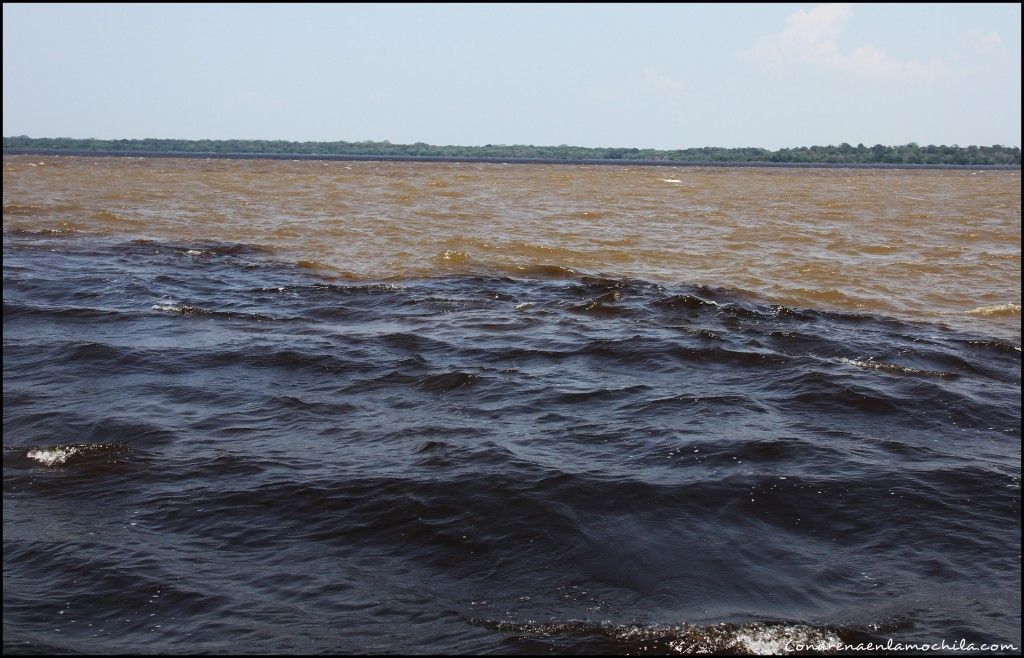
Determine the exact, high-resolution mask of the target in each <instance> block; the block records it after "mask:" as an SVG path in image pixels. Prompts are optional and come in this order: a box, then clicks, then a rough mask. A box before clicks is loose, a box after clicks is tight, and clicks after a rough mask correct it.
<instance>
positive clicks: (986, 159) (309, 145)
mask: <svg viewBox="0 0 1024 658" xmlns="http://www.w3.org/2000/svg"><path fill="white" fill-rule="evenodd" d="M3 140H4V146H3V147H4V149H54V150H67V151H106V152H124V153H128V152H139V153H190V154H200V153H202V154H207V153H208V154H218V155H225V154H253V155H256V154H267V155H309V156H363V157H373V156H385V157H422V158H529V159H537V160H570V161H572V160H625V161H628V160H647V161H652V160H655V161H665V162H780V163H782V162H794V163H834V164H935V165H1020V148H1019V147H1016V146H1014V147H1009V146H999V145H994V146H957V145H953V146H934V145H929V146H920V145H918V144H915V143H913V142H911V143H909V144H903V145H900V146H885V145H883V144H875V145H874V146H865V145H864V144H857V145H856V146H851V145H850V144H845V143H844V144H840V145H838V146H802V147H798V148H784V149H779V150H777V151H771V150H768V149H763V148H718V147H704V148H689V149H677V150H670V151H663V150H656V149H638V148H604V147H600V148H589V147H583V146H565V145H562V146H526V145H505V144H488V145H486V146H432V145H430V144H424V143H422V142H416V143H415V144H392V143H390V142H388V141H383V142H373V141H363V142H289V141H281V140H278V141H268V140H256V139H245V140H238V139H226V140H209V139H198V140H193V139H72V138H68V137H56V138H32V137H26V136H24V135H21V136H18V137H4V138H3Z"/></svg>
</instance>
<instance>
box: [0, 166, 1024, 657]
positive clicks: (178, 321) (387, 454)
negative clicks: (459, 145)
mask: <svg viewBox="0 0 1024 658" xmlns="http://www.w3.org/2000/svg"><path fill="white" fill-rule="evenodd" d="M3 228H4V257H3V258H4V293H3V300H4V338H3V347H4V357H3V362H4V421H3V422H4V595H3V597H4V649H5V652H21V653H25V652H42V651H76V652H131V651H140V652H153V651H171V652H197V651H198V652H252V651H255V652H299V651H310V652H321V653H323V652H328V653H360V652H401V651H406V652H418V653H423V652H431V653H438V652H504V653H532V652H542V651H543V652H557V653H579V652H589V653H667V652H678V653H700V652H725V653H730V652H732V653H736V652H740V653H742V652H747V653H765V652H774V653H780V652H785V651H787V650H791V649H793V648H794V647H796V646H797V645H811V646H815V647H827V646H835V645H836V644H838V643H843V642H846V643H856V642H866V641H876V642H883V643H884V642H885V641H887V640H888V639H889V638H893V639H894V640H896V641H902V642H929V643H930V642H939V641H941V640H945V641H947V642H954V641H959V640H960V639H966V640H967V641H968V642H976V643H982V642H988V643H992V642H995V643H1000V642H1001V643H1009V644H1016V645H1017V646H1019V645H1020V407H1021V402H1020V380H1021V378H1020V375H1021V370H1020V182H1019V172H1007V171H984V172H973V171H892V170H885V171H875V170H811V171H808V170H779V169H772V170H767V169H764V170H762V169H700V168H695V169H689V168H664V169H631V168H629V167H584V166H548V165H508V166H503V165H482V164H475V165H474V164H424V163H371V162H360V163H345V162H309V161H305V162H281V161H259V160H252V161H244V160H232V161H226V160H225V161H222V160H210V161H202V160H169V159H159V158H146V159H131V158H124V159H113V158H109V159H108V158H104V159H93V158H87V157H86V158H75V157H45V158H40V157H38V156H32V157H28V156H16V157H5V159H4V216H3Z"/></svg>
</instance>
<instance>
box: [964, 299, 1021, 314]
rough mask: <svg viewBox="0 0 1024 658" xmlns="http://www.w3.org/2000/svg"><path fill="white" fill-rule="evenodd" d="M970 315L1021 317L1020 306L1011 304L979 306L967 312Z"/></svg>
mask: <svg viewBox="0 0 1024 658" xmlns="http://www.w3.org/2000/svg"><path fill="white" fill-rule="evenodd" d="M967 314H968V315H981V316H987V315H1020V304H1014V303H1013V302H1009V303H1008V304H997V305H995V306H979V307H978V308H975V309H971V310H970V311H967Z"/></svg>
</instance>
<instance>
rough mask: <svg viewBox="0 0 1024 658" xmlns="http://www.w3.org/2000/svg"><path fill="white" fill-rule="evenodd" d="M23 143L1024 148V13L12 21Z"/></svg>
mask: <svg viewBox="0 0 1024 658" xmlns="http://www.w3.org/2000/svg"><path fill="white" fill-rule="evenodd" d="M3 71H4V73H3V134H4V135H5V136H14V135H29V136H31V137H78V138H87V137H91V138H99V139H133V138H144V137H160V138H178V139H287V140H298V141H307V140H309V141H336V140H344V141H362V140H374V141H381V140H389V141H391V142H392V143H412V142H426V143H428V144H459V145H485V144H534V145H560V144H569V145H573V146H592V147H638V148H660V149H674V148H691V147H699V146H722V147H742V146H756V147H762V148H771V149H776V148H781V147H794V146H811V145H815V144H820V145H825V144H840V143H843V142H847V143H850V144H854V145H856V144H857V143H864V144H867V145H869V146H870V145H873V144H878V143H881V144H888V145H895V144H906V143H908V142H917V143H919V144H922V145H925V144H959V145H961V146H966V145H969V144H979V145H992V144H1002V145H1004V146H1020V144H1021V5H1020V4H1004V5H948V4H936V5H922V4H908V5H860V4H857V5H847V4H817V5H816V4H766V5H719V4H715V5H689V4H658V5H639V4H632V5H628V6H626V5H613V4H611V5H610V4H592V5H585V4H584V5H581V4H572V5H559V4H536V5H524V4H515V5H464V4H456V5H422V4H417V5H395V4H381V5H357V4H344V5H320V4H316V5H312V4H311V5H265V4H258V5H257V4H253V5H238V4H232V5H148V4H146V5H141V4H140V5H59V4H18V3H8V4H4V6H3Z"/></svg>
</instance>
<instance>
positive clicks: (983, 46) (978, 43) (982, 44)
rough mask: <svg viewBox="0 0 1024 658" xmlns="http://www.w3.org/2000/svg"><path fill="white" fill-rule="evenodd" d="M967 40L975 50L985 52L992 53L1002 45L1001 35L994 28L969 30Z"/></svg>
mask: <svg viewBox="0 0 1024 658" xmlns="http://www.w3.org/2000/svg"><path fill="white" fill-rule="evenodd" d="M967 40H968V42H969V43H970V44H971V46H973V47H974V48H976V49H977V50H980V51H982V52H985V53H992V52H995V51H996V50H998V49H999V48H1000V47H1001V46H1002V45H1003V37H1002V36H1000V34H999V33H998V32H996V31H995V30H991V31H989V32H985V31H982V30H971V33H970V34H969V35H967Z"/></svg>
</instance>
